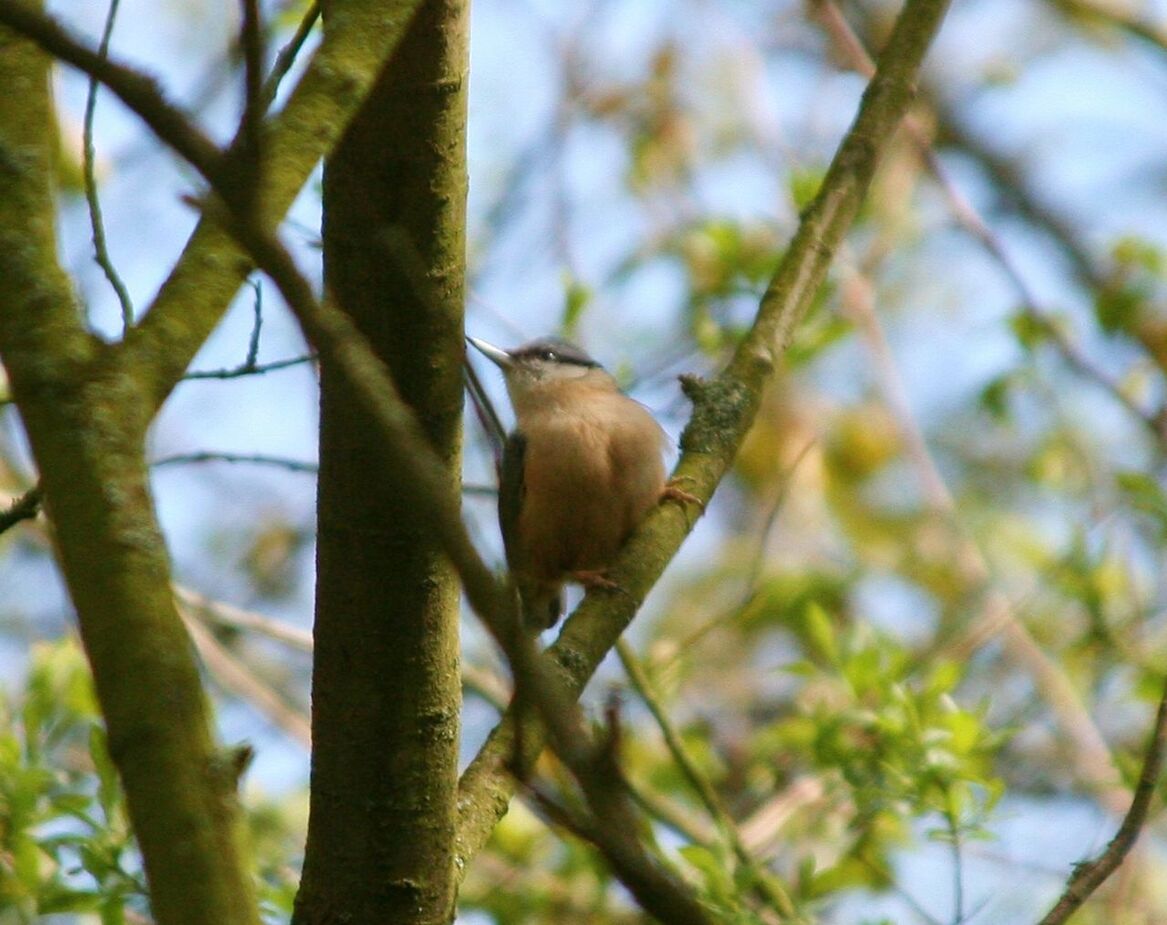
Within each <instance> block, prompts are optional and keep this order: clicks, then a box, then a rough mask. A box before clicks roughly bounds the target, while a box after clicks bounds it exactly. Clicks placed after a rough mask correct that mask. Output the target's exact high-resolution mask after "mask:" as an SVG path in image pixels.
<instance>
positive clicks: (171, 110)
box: [0, 2, 222, 176]
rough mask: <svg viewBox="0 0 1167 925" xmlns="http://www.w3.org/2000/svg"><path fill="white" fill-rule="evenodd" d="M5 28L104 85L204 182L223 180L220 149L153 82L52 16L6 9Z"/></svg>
mask: <svg viewBox="0 0 1167 925" xmlns="http://www.w3.org/2000/svg"><path fill="white" fill-rule="evenodd" d="M0 24H3V25H5V26H7V27H8V28H9V29H11V30H12V31H13V32H16V33H18V34H19V35H23V36H24V37H25V38H28V39H31V40H32V41H34V42H36V44H38V45H39V46H40V47H41V48H43V49H44V50H45V51H47V52H48V53H49V54H51V55H53V56H54V57H55V58H58V59H59V60H61V61H64V62H65V63H66V64H71V65H73V66H74V67H75V68H77V69H78V70H80V71H83V72H84V73H86V74H88V75H89V76H90V77H92V78H93V79H94V80H97V81H100V82H101V83H102V84H104V85H105V86H106V87H108V88H109V89H110V90H111V91H113V93H114V94H116V95H117V97H118V99H120V100H121V101H122V102H123V103H125V104H126V106H128V107H129V108H130V110H131V111H132V112H134V113H136V114H137V115H138V116H139V117H140V118H141V119H142V121H143V122H145V123H146V124H147V125H148V126H149V127H150V130H151V131H153V132H154V134H155V135H157V136H158V137H159V139H161V140H162V141H163V142H164V143H165V144H166V145H167V147H169V148H171V149H172V150H173V151H175V152H177V153H178V154H179V155H181V156H182V157H184V158H185V159H186V160H188V161H189V162H190V163H191V164H193V165H194V166H195V167H196V168H198V171H199V172H200V173H202V174H203V175H204V176H209V175H217V174H218V171H219V168H220V166H221V160H222V158H221V155H220V152H219V149H218V147H217V146H216V145H215V143H214V142H213V141H211V139H210V138H208V137H207V136H206V135H205V134H204V133H203V132H202V131H201V130H200V129H199V128H198V127H197V126H196V125H195V123H194V122H193V121H192V120H191V119H190V117H189V116H187V115H186V113H184V112H183V111H182V110H181V109H179V108H178V107H177V106H175V105H174V104H173V103H171V102H170V101H169V100H167V99H166V96H165V94H164V93H163V92H162V90H161V88H160V87H159V86H158V84H157V82H156V81H155V80H154V79H153V78H152V77H149V76H147V75H146V74H143V73H141V72H139V71H136V70H134V69H133V68H131V67H127V66H126V65H124V64H118V63H117V62H116V61H112V60H110V59H109V58H108V57H106V56H105V55H103V54H101V53H100V52H96V51H93V50H92V49H90V48H87V47H86V46H85V45H84V44H83V43H82V42H80V41H79V40H78V39H75V38H73V36H71V35H70V34H69V33H68V32H67V31H66V30H65V28H64V26H62V25H61V24H60V23H59V22H57V20H56V19H54V18H53V17H52V16H50V15H48V14H47V13H41V12H38V11H37V10H35V9H34V8H33V7H31V6H28V5H26V4H25V3H23V2H16V3H2V4H0Z"/></svg>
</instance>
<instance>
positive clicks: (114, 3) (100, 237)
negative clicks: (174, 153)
mask: <svg viewBox="0 0 1167 925" xmlns="http://www.w3.org/2000/svg"><path fill="white" fill-rule="evenodd" d="M120 2H121V0H110V2H109V12H108V13H106V16H105V27H104V29H103V30H102V33H101V43H100V44H99V45H98V48H97V54H98V57H100V58H102V59H106V58H107V57H108V55H109V40H110V37H111V36H112V35H113V24H114V21H115V20H116V19H117V14H118V4H119V3H120ZM99 84H100V81H99V80H98V79H97V78H96V77H92V76H91V77H90V78H89V93H88V94H87V95H86V97H85V121H84V123H83V127H82V135H81V137H82V142H81V173H82V178H83V180H84V183H85V200H86V202H87V203H88V205H89V221H90V225H91V226H92V229H93V257H94V259H95V260H96V261H97V265H98V266H99V267H101V270H102V272H103V273H105V278H106V279H107V280H109V284H110V286H111V287H113V291H114V294H115V295H116V296H117V300H118V303H119V304H120V305H121V308H122V333H123V335H124V334H125V332H126V331H128V330H129V328H130V326H131V325H132V324H133V323H134V303H133V301H132V300H131V299H130V291H129V290H128V289H127V288H126V284H125V281H124V280H123V279H122V278H121V274H119V273H118V271H117V267H115V266H114V264H113V258H112V257H111V256H110V253H109V245H108V244H107V243H106V240H105V222H104V221H103V220H102V215H101V200H100V198H99V197H98V195H97V175H96V167H95V165H96V160H97V157H96V153H95V151H94V146H93V117H94V114H95V113H96V112H97V88H98V86H99Z"/></svg>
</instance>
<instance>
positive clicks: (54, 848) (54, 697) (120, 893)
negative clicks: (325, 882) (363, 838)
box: [0, 638, 304, 925]
mask: <svg viewBox="0 0 1167 925" xmlns="http://www.w3.org/2000/svg"><path fill="white" fill-rule="evenodd" d="M299 802H300V801H298V800H297V801H295V804H294V805H292V806H283V805H279V804H277V803H274V802H271V801H265V800H257V799H249V800H248V801H247V810H248V812H247V819H248V828H249V835H250V840H251V846H252V850H253V853H254V863H255V865H256V871H257V876H258V877H259V883H260V891H259V892H260V899H261V902H262V909H263V913H264V917H265V921H269V922H272V923H275V922H286V921H288V919H289V918H290V917H291V912H292V900H293V899H294V897H295V889H296V884H297V882H298V879H299V873H298V871H297V870H296V869H295V868H294V867H293V866H292V864H291V863H290V860H291V859H292V858H293V857H294V855H291V854H290V853H289V846H294V845H299V844H302V840H303V824H304V820H303V818H302V817H303V809H302V808H301V807H299ZM147 895H148V894H147V891H146V886H145V881H144V875H143V871H142V866H141V857H140V855H139V853H138V850H137V846H136V844H135V842H134V837H133V833H132V832H131V830H130V826H129V821H128V819H127V817H126V808H125V802H124V799H123V797H122V791H121V785H120V783H119V782H118V779H117V775H116V772H115V770H114V767H113V765H112V763H111V762H110V759H109V754H108V752H107V750H106V744H105V730H104V727H103V725H102V722H101V717H100V713H99V711H98V709H97V703H96V700H95V697H94V692H93V684H92V679H91V677H90V674H89V669H88V666H87V664H86V662H85V659H84V657H83V655H82V653H81V650H80V648H79V646H78V645H77V644H76V642H75V641H74V640H73V639H71V638H65V639H62V640H59V641H57V642H54V643H38V644H37V645H36V646H34V647H33V650H32V652H31V655H30V661H29V665H28V674H27V676H26V679H25V684H24V689H23V690H22V691H20V692H17V693H14V694H9V693H0V925H26V923H34V922H41V921H46V919H45V917H46V916H57V915H63V914H66V913H72V914H78V915H82V914H84V915H87V916H90V917H91V919H92V920H93V921H100V922H101V925H127V923H128V925H134V923H142V922H147V921H149V907H148V900H147ZM87 920H89V919H87Z"/></svg>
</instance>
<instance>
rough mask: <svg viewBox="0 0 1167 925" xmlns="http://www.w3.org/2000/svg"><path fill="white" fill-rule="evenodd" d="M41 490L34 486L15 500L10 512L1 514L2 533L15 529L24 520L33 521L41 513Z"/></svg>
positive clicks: (9, 508)
mask: <svg viewBox="0 0 1167 925" xmlns="http://www.w3.org/2000/svg"><path fill="white" fill-rule="evenodd" d="M40 509H41V489H40V486H39V485H34V486H33V487H32V488H30V489H29V490H28V491H26V492H25V493H24V494H23V495H21V496H20V497H19V498H17V499H16V500H14V501H13V502H12V503H11V504H10V505H9V506H8V510H6V511H4V512H2V513H0V533H3V532H4V531H5V530H9V529H11V528H12V527H15V526H16V525H17V524H18V523H20V522H21V521H22V520H32V519H33V518H34V517H36V515H37V514H39V513H40Z"/></svg>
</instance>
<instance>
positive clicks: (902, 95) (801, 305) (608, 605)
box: [459, 0, 948, 862]
mask: <svg viewBox="0 0 1167 925" xmlns="http://www.w3.org/2000/svg"><path fill="white" fill-rule="evenodd" d="M947 5H948V4H947V2H945V0H909V2H908V3H906V4H905V6H904V9H903V11H902V12H901V14H900V16H899V19H898V20H897V21H896V26H895V29H894V30H893V32H892V35H891V37H890V39H889V41H888V44H887V47H886V48H885V49H884V52H883V54H882V55H881V57H880V62H879V68H878V72H877V74H876V76H875V78H874V79H873V80H872V81H871V83H870V84H869V85H868V88H867V91H866V92H865V93H864V97H863V103H862V105H861V107H860V110H859V113H858V116H857V117H856V120H855V122H854V123H853V125H852V126H851V129H850V131H849V132H848V133H847V136H846V138H845V139H844V141H843V143H842V145H841V146H840V148H839V150H838V152H837V153H836V155H835V158H834V160H833V162H832V164H831V167H830V169H829V171H828V172H827V176H826V178H825V179H824V180H823V184H822V187H821V189H820V191H819V194H818V196H817V197H816V198H815V201H814V202H813V203H812V204H811V206H810V207H809V208H808V209H807V211H806V212H805V213H804V216H803V220H802V223H801V225H800V227H799V230H798V232H797V234H796V235H795V237H794V240H793V241H792V242H791V244H790V247H789V248H788V249H787V251H786V253H785V255H784V257H783V260H782V262H781V264H780V266H779V268H778V270H777V272H776V273H775V276H774V278H773V280H771V283H770V285H769V287H768V288H767V291H766V294H765V295H764V296H763V298H762V302H761V305H760V307H759V310H758V314H757V317H756V319H755V322H754V325H753V327H752V329H751V330H750V332H749V334H748V335H747V336H746V338H745V339H744V340H743V341H742V343H741V345H740V346H739V348H738V350H737V352H736V353H735V355H734V357H733V359H732V360H731V362H730V364H729V366H728V367H727V368H726V369H725V370H724V371H723V372H722V373H721V374H720V375H719V376H717V377H716V378H715V379H713V380H711V381H709V382H701V381H697V380H688V381H686V382H685V389H686V393H687V394H688V395H689V397H690V398H691V399H692V400H693V402H694V412H693V417H692V419H691V420H690V422H689V425H688V427H686V429H685V433H684V435H683V436H682V439H681V447H682V450H683V453H682V457H681V460H680V462H679V463H678V465H677V468H676V470H675V472H674V476H675V477H678V478H681V479H684V480H686V486H685V487H686V490H688V491H691V492H692V493H693V494H695V495H696V496H697V497H699V498H701V499H702V500H708V499H709V497H710V496H711V495H712V494H713V491H714V489H715V488H716V486H717V484H718V482H719V481H720V480H721V478H722V477H723V476H724V475H725V473H726V471H727V470H728V469H729V467H730V465H731V464H732V462H733V459H734V456H735V455H736V453H737V450H738V448H739V446H740V445H741V442H742V440H744V438H745V434H746V432H747V431H748V430H749V428H750V426H751V425H752V423H753V420H754V416H755V414H756V412H757V408H758V405H759V402H760V399H761V394H762V391H763V388H764V387H765V385H766V384H767V382H769V380H770V378H771V377H772V375H773V373H774V369H775V366H776V360H777V354H778V353H779V352H780V351H781V350H783V349H785V347H786V346H787V345H788V344H789V341H790V339H791V337H792V334H793V331H794V328H795V326H796V325H797V323H798V322H799V320H800V319H801V318H802V316H803V315H804V314H805V312H806V310H807V308H808V307H809V306H810V304H811V302H812V300H813V298H814V296H815V294H816V293H817V291H818V289H819V286H820V285H821V284H822V281H823V279H824V278H825V275H826V271H827V267H828V265H829V263H830V260H831V257H832V256H833V254H834V251H835V249H836V248H837V247H838V245H839V242H840V241H841V240H842V238H843V235H844V233H845V232H846V230H847V228H849V227H850V225H851V223H852V221H853V220H854V217H855V215H856V213H857V212H858V209H859V206H860V203H861V202H862V200H863V197H864V195H865V194H866V191H867V188H868V186H869V185H870V182H871V177H872V175H873V173H874V171H875V167H876V163H877V161H878V159H879V156H880V154H882V152H883V151H884V150H886V148H887V147H888V145H889V144H890V141H891V137H892V135H893V134H894V132H895V128H896V126H897V125H898V124H899V122H900V120H901V119H902V117H903V115H904V113H905V112H906V111H907V108H908V105H909V104H910V102H911V99H912V96H913V92H914V85H915V80H916V75H917V73H918V70H919V67H920V63H921V61H922V60H923V56H924V53H925V51H926V50H927V47H928V45H929V43H930V42H931V40H932V37H933V35H934V34H935V32H936V30H937V28H938V27H939V25H940V21H941V19H942V18H943V15H944V11H945V10H946V8H947ZM690 528H691V525H690V523H689V522H688V519H687V517H686V515H685V514H684V513H683V512H682V511H681V510H680V509H679V507H678V506H677V505H674V504H667V505H662V506H661V507H660V508H659V509H658V510H657V511H655V512H654V513H653V514H650V516H649V518H648V519H647V521H646V522H645V523H644V524H643V525H642V527H641V528H640V529H639V530H638V531H637V532H636V533H635V534H634V535H633V537H632V538H631V539H630V540H629V542H628V544H627V546H626V547H625V549H624V551H623V553H622V554H621V556H620V559H619V561H618V562H617V563H616V564H615V565H614V566H613V568H612V569H611V576H612V578H613V579H614V580H615V581H616V582H617V583H618V584H619V585H620V587H621V588H623V589H625V590H626V592H627V593H626V594H617V595H613V594H606V593H603V592H592V593H589V594H588V596H587V597H586V598H585V599H584V601H583V603H582V604H581V605H580V607H579V608H578V609H577V610H576V612H575V613H574V614H573V615H572V616H571V617H570V618H569V619H568V620H567V622H566V623H565V624H564V627H563V630H562V632H561V633H560V635H559V639H558V640H556V642H555V644H554V645H553V646H552V647H551V649H550V653H551V654H552V656H553V657H554V658H555V659H556V661H557V662H558V663H559V664H560V666H561V667H562V669H563V672H564V676H565V678H566V679H567V683H568V684H569V688H570V691H571V693H572V694H573V695H578V694H579V692H580V691H581V690H582V689H583V686H584V685H585V684H586V683H587V681H588V679H589V678H590V677H591V675H592V673H593V672H594V671H595V669H596V667H597V666H598V665H599V663H600V661H601V660H602V659H603V657H604V655H605V654H606V653H607V652H608V650H609V649H611V647H612V646H613V645H614V644H615V642H616V640H617V638H618V637H619V635H620V633H621V632H623V630H624V628H625V627H626V626H627V625H628V623H629V621H631V619H632V617H633V615H634V614H635V611H636V608H637V606H638V604H639V602H640V601H641V600H643V598H644V596H645V594H647V592H648V590H649V589H650V588H651V587H652V585H653V583H654V582H655V581H656V580H657V578H659V577H660V574H661V572H662V571H663V570H664V568H665V566H666V565H667V564H668V562H669V560H670V559H671V558H672V557H673V555H674V554H675V553H676V551H677V549H678V548H679V546H680V544H681V542H682V541H683V540H684V538H685V536H686V535H687V534H688V532H689V529H690ZM543 741H544V739H543V735H542V733H541V732H540V731H539V729H538V728H537V726H536V725H535V724H533V723H527V722H524V724H523V731H522V734H521V735H516V714H515V711H514V710H511V711H508V714H507V716H506V717H504V719H503V721H502V722H501V723H500V724H499V726H498V727H496V729H495V730H494V732H493V733H492V734H491V736H490V738H489V739H488V740H487V742H486V744H485V745H484V746H483V748H482V750H481V751H480V752H479V753H478V755H477V756H476V757H475V759H474V761H473V762H472V763H471V765H470V767H469V768H467V770H466V772H465V773H464V774H463V776H462V783H461V788H460V789H461V799H460V800H459V805H460V807H461V825H460V828H459V838H460V844H459V855H460V858H461V859H462V861H463V862H465V861H466V860H468V859H469V858H471V857H473V856H474V854H476V853H477V851H478V850H479V849H480V848H481V847H482V846H483V845H484V844H485V842H486V839H487V838H488V837H489V835H490V832H491V831H492V830H493V828H494V826H495V824H496V823H497V821H498V819H499V818H500V817H501V816H502V815H503V814H504V813H505V812H506V807H507V804H508V801H509V799H510V797H511V795H512V793H513V783H512V782H511V780H510V776H509V769H508V768H509V765H510V763H511V761H512V758H513V756H514V755H515V753H516V750H518V749H520V748H521V760H522V761H523V762H529V761H533V760H534V759H535V757H537V755H538V753H539V751H540V749H541V748H542V744H543Z"/></svg>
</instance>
